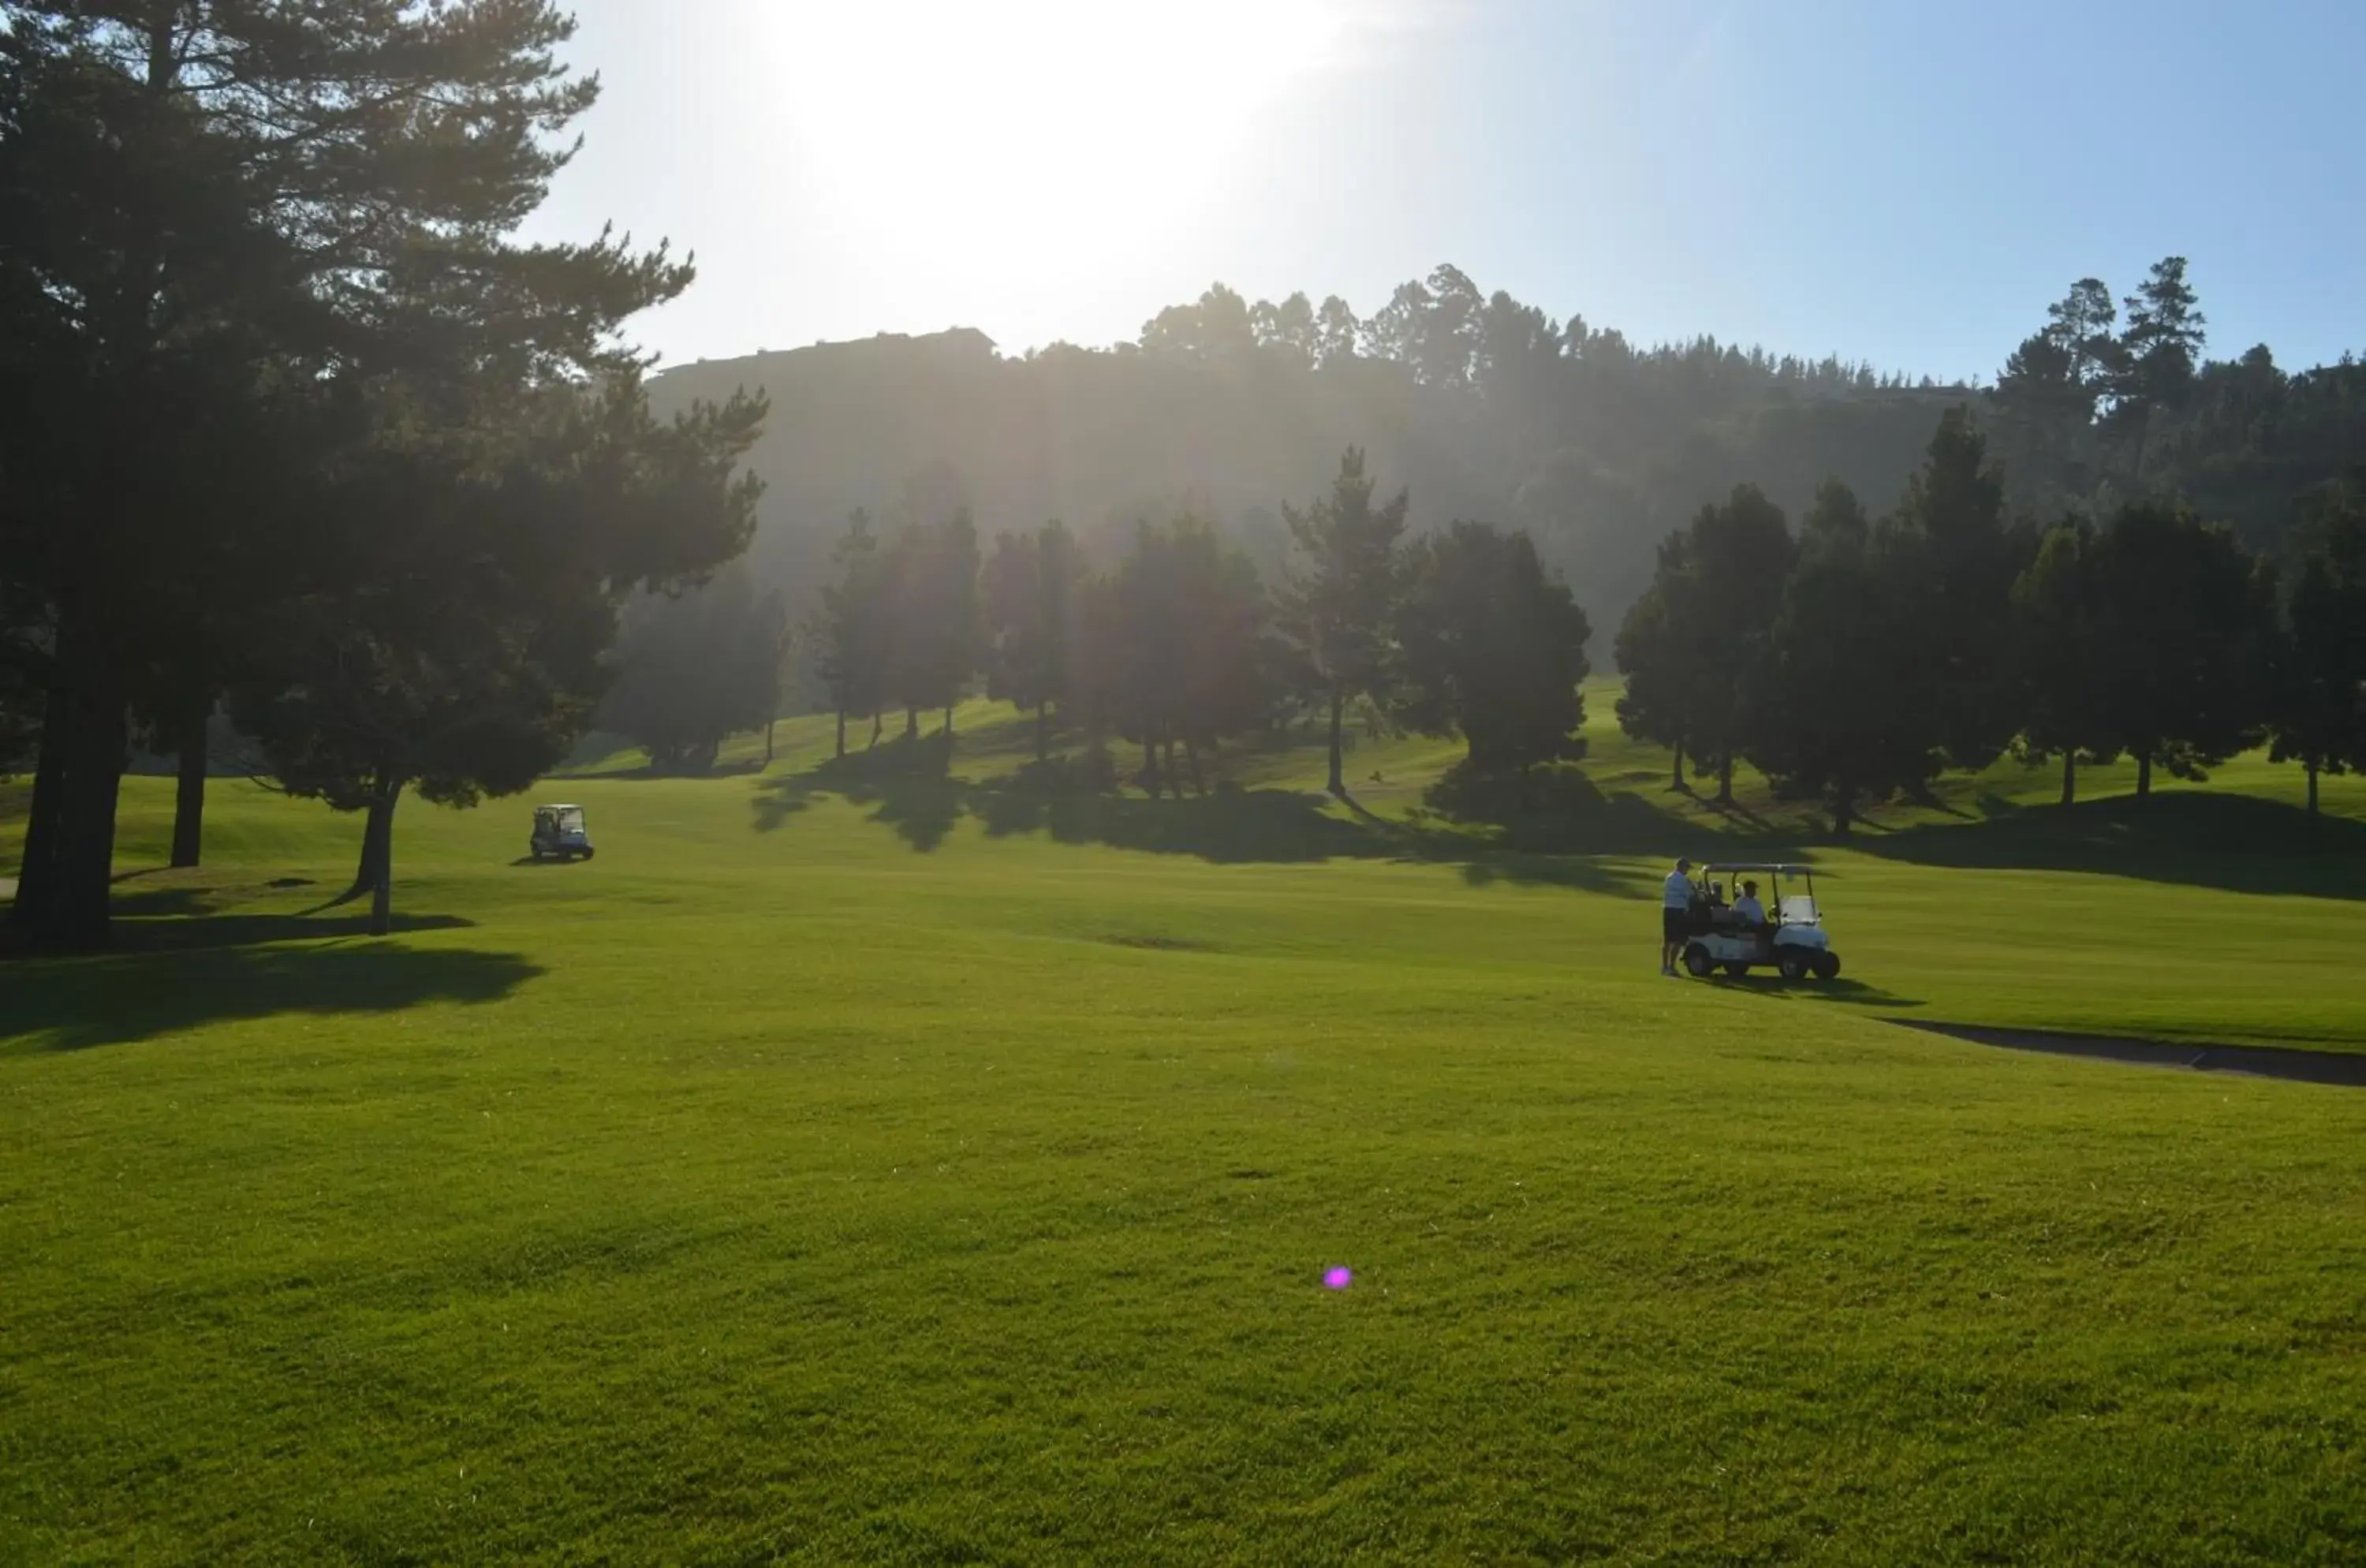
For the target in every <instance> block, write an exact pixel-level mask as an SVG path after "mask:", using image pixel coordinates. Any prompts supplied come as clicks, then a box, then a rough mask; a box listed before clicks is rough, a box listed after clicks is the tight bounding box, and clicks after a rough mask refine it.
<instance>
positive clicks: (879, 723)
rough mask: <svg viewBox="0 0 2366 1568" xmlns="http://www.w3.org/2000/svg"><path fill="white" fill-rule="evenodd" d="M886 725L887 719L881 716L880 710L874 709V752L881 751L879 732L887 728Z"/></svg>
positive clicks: (872, 733)
mask: <svg viewBox="0 0 2366 1568" xmlns="http://www.w3.org/2000/svg"><path fill="white" fill-rule="evenodd" d="M886 723H887V721H886V719H885V718H884V717H882V716H880V713H879V710H878V709H876V708H873V710H872V712H871V750H874V751H875V750H878V749H879V732H880V730H881V729H882V728H884V727H885V725H886Z"/></svg>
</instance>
